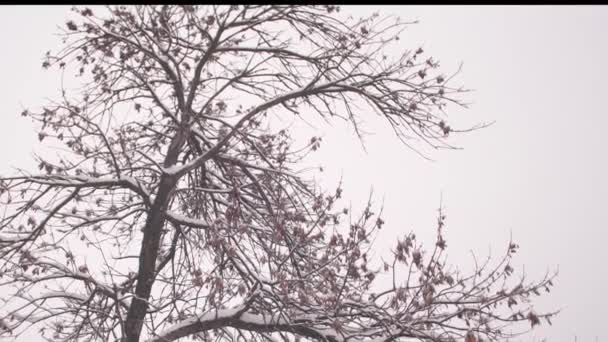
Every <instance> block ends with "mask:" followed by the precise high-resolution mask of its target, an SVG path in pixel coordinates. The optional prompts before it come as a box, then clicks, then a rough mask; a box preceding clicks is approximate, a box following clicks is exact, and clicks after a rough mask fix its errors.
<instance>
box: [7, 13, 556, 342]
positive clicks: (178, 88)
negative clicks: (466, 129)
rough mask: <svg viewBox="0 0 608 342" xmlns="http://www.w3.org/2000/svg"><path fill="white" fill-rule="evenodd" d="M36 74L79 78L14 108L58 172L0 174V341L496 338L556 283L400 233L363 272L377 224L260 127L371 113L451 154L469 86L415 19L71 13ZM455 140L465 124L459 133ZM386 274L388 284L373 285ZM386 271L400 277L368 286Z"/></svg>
mask: <svg viewBox="0 0 608 342" xmlns="http://www.w3.org/2000/svg"><path fill="white" fill-rule="evenodd" d="M74 14H75V18H74V19H73V20H70V21H68V22H67V23H66V25H65V27H64V32H63V36H64V45H63V48H62V49H60V50H59V51H57V52H54V53H50V52H49V53H48V54H47V55H46V57H45V61H44V63H43V67H45V68H60V69H63V70H64V72H66V73H70V74H73V75H74V76H76V77H79V78H80V79H81V80H82V87H81V88H79V89H77V90H71V91H68V90H63V92H62V96H61V98H59V99H57V100H56V101H55V102H52V103H49V104H48V105H46V106H44V107H43V108H40V109H29V110H25V111H23V113H22V115H24V116H27V117H29V118H31V119H32V120H33V121H34V122H35V123H36V125H37V127H38V129H39V133H38V137H39V139H40V141H43V143H49V144H60V145H61V146H62V150H61V151H60V152H59V154H58V156H57V158H55V159H53V158H50V157H37V158H39V160H38V161H39V173H31V172H25V171H23V172H21V173H20V174H18V175H12V176H2V177H1V178H0V182H1V183H0V203H2V205H3V207H4V208H5V209H4V210H3V212H4V214H3V216H2V218H1V220H0V255H1V256H2V263H1V264H0V272H1V273H0V280H1V282H0V286H1V288H2V289H4V290H5V291H4V290H3V295H2V298H0V299H2V302H3V307H2V312H0V317H2V320H1V321H0V328H1V329H2V333H3V334H8V335H10V334H19V333H20V332H22V331H24V329H26V328H27V327H29V326H32V325H33V326H36V327H39V328H40V331H41V335H42V336H45V337H47V338H48V339H50V340H53V341H125V342H136V341H151V342H152V341H155V342H162V341H175V340H177V339H180V338H193V339H200V340H205V341H207V340H214V341H274V340H285V341H293V340H300V339H301V338H304V339H308V340H320V341H331V342H337V341H340V342H342V341H352V342H364V341H370V342H371V341H387V342H388V341H405V340H411V339H414V340H420V341H453V340H458V339H465V341H467V342H471V341H476V340H479V341H481V340H482V339H488V340H502V339H504V338H506V337H509V336H512V334H513V330H510V329H511V326H512V325H513V324H515V323H517V322H522V321H523V322H529V323H531V325H532V326H534V325H536V324H539V323H540V319H541V318H543V319H546V320H547V321H549V319H550V317H551V315H552V314H554V313H544V314H541V313H537V312H535V311H534V310H533V308H532V307H531V305H530V299H531V296H535V295H540V292H541V291H545V290H546V291H549V287H550V286H551V285H552V279H553V275H547V276H545V277H544V278H541V279H540V280H538V281H532V282H528V281H527V280H526V279H525V278H524V277H523V276H521V277H518V276H516V275H515V273H514V270H513V267H512V266H511V258H512V256H513V253H515V251H516V249H517V247H518V246H517V245H516V244H515V243H513V242H509V243H508V244H507V248H505V253H504V256H503V257H502V258H499V259H497V260H492V259H490V258H488V259H487V260H486V261H484V262H479V263H478V264H477V265H476V267H475V269H474V271H473V272H472V273H471V274H462V273H461V272H459V271H458V269H457V268H454V267H450V266H449V265H448V264H447V263H446V260H445V253H444V250H445V248H446V241H445V239H444V238H443V234H442V230H443V228H444V224H445V216H444V214H443V213H441V212H440V214H439V217H438V221H437V225H436V227H434V229H436V230H437V239H436V241H434V244H433V245H432V248H430V249H429V250H423V249H422V248H421V245H420V242H419V241H418V240H417V239H416V236H415V235H414V234H413V233H410V234H406V235H405V236H403V237H401V238H399V239H398V240H397V241H396V242H395V245H394V246H393V247H392V249H391V259H390V260H386V261H381V260H375V259H374V258H372V257H371V253H372V252H373V250H374V247H376V248H377V247H378V246H374V245H373V240H374V237H375V236H376V234H377V233H378V231H379V230H380V229H381V228H382V226H383V225H384V220H383V218H382V217H381V215H380V214H379V212H380V211H379V210H378V209H375V207H374V205H373V204H372V202H371V200H370V202H369V203H368V204H367V206H366V209H364V210H363V211H362V212H361V213H353V212H350V211H349V210H347V209H342V207H341V206H343V204H341V196H342V188H341V186H338V187H337V188H335V189H331V190H328V189H320V188H319V186H317V184H315V183H314V182H313V181H312V180H311V179H310V177H308V176H307V174H306V172H303V171H302V170H299V169H298V165H300V162H301V161H302V160H303V158H305V157H306V155H307V153H308V152H309V151H311V150H316V149H317V148H319V143H320V141H319V139H317V138H313V139H311V140H310V141H306V142H305V143H302V142H301V141H296V140H295V139H293V137H292V135H291V134H290V132H289V130H288V129H287V128H278V129H277V127H276V125H274V124H273V122H272V118H273V116H292V117H294V118H296V119H298V120H306V119H307V118H310V117H313V116H316V117H320V118H322V119H324V120H329V121H331V120H337V119H346V120H349V121H350V122H352V123H353V125H352V126H353V127H354V132H355V133H356V134H359V128H358V127H359V122H360V120H365V116H366V115H367V116H369V115H372V114H375V115H380V116H381V117H383V118H384V119H386V121H387V122H388V123H389V124H390V125H391V127H392V128H393V130H394V132H395V133H396V136H397V137H399V138H400V139H401V141H402V142H403V143H405V144H407V145H408V146H411V147H412V148H414V149H415V145H412V144H415V143H422V144H425V145H427V146H431V147H433V148H442V147H447V148H449V147H450V145H449V143H448V139H449V136H450V134H451V133H457V132H459V130H458V129H454V128H453V127H452V126H451V125H449V124H448V122H447V114H446V106H447V105H448V104H450V103H451V104H454V105H459V104H461V102H460V100H459V98H458V96H459V94H460V93H462V92H463V90H462V89H461V88H455V87H452V86H450V81H451V79H452V76H453V75H452V76H446V74H443V73H441V71H440V70H439V63H438V62H437V61H436V60H435V59H433V58H432V57H426V55H425V52H424V51H423V50H422V49H420V48H414V49H411V50H408V49H403V52H402V53H401V54H399V55H398V56H397V57H396V58H395V57H394V54H393V53H391V54H389V53H388V50H389V49H391V50H393V49H402V47H401V44H400V41H399V34H400V33H401V31H402V30H403V29H404V28H405V27H406V25H407V23H404V22H401V21H399V20H398V19H397V18H391V17H381V16H379V15H372V16H370V17H368V18H363V19H353V18H348V17H347V16H346V15H344V14H343V13H341V12H340V11H339V8H338V7H336V6H280V5H273V6H258V5H247V6H236V5H232V6H229V5H225V6H190V5H186V6H177V5H175V6H167V5H165V6H114V7H107V8H94V9H90V8H75V9H74ZM460 131H463V130H460ZM387 275H388V277H386V276H387ZM379 276H385V278H386V279H389V278H390V279H392V280H391V281H389V282H385V281H380V280H378V279H379Z"/></svg>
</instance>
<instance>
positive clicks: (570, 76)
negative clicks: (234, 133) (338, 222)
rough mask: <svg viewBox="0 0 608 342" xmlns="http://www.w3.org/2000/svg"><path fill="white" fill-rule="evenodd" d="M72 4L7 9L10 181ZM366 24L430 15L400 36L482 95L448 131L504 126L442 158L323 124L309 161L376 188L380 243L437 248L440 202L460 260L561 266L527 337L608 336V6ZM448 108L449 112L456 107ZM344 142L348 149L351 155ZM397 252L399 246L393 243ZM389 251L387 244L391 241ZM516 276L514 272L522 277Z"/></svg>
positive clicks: (26, 151)
mask: <svg viewBox="0 0 608 342" xmlns="http://www.w3.org/2000/svg"><path fill="white" fill-rule="evenodd" d="M68 10H69V7H60V6H54V7H42V6H38V7H31V6H30V7H16V6H10V7H9V6H3V7H1V8H0V38H1V41H2V52H1V53H0V75H2V79H1V80H0V103H1V104H2V107H1V109H2V112H1V115H2V121H1V122H0V151H1V153H2V156H3V161H2V163H0V172H2V173H5V172H7V171H9V170H10V167H12V166H15V167H23V168H26V169H28V168H29V169H32V168H33V167H34V164H33V162H32V159H31V152H32V151H33V150H34V149H36V148H37V139H36V132H34V131H33V130H32V129H31V126H30V122H29V121H28V120H25V119H23V118H21V117H20V116H19V113H20V112H21V110H22V106H31V105H36V104H41V103H43V102H44V98H46V97H49V98H53V97H55V96H56V95H57V91H58V87H59V84H60V83H59V82H60V79H59V78H58V77H57V74H53V73H50V72H44V71H43V70H42V68H41V67H40V66H41V63H42V56H43V54H44V52H45V51H46V50H49V49H54V48H55V47H57V42H58V39H57V38H56V37H54V36H53V35H52V34H53V33H54V32H56V29H55V28H56V26H57V25H62V24H63V22H64V19H63V18H64V17H65V14H66V13H67V12H68ZM343 11H345V12H346V11H352V13H353V14H354V15H356V16H359V15H367V14H371V13H372V12H373V11H379V12H380V13H381V14H394V15H398V16H400V17H402V18H403V19H406V20H410V19H411V20H414V19H420V21H421V22H420V23H419V24H416V25H412V26H411V27H410V28H409V29H408V30H406V31H405V32H404V34H403V35H402V36H401V38H402V39H401V42H402V44H403V49H406V48H414V47H417V46H419V45H421V46H423V47H424V49H425V51H426V52H428V53H430V54H432V55H433V56H434V57H436V58H437V59H439V60H440V61H441V65H442V67H443V70H444V71H446V72H450V71H455V70H456V69H457V67H458V64H459V63H460V62H461V61H462V62H464V68H463V71H462V73H461V74H460V76H459V77H458V78H457V80H456V82H457V83H462V84H463V85H464V86H465V87H467V88H471V89H474V90H475V91H474V92H472V93H470V94H468V95H466V97H465V99H467V100H469V102H471V103H472V105H471V106H470V108H469V109H466V110H461V109H458V108H454V107H451V108H448V111H449V113H450V117H451V121H450V122H451V123H454V124H458V123H460V124H462V125H465V126H466V124H467V123H475V122H480V121H486V122H487V121H494V120H495V121H496V123H495V124H494V125H493V126H491V127H489V128H486V129H484V130H481V131H477V132H474V133H470V134H467V135H464V136H457V137H455V138H454V139H453V140H452V142H454V143H456V144H457V145H459V146H461V147H464V149H463V150H459V151H440V152H434V153H431V154H430V156H431V157H432V158H433V159H434V161H433V162H430V161H426V160H424V159H422V158H420V157H418V156H417V155H416V154H415V153H413V152H411V151H410V150H408V149H407V148H406V147H405V146H403V145H401V144H399V142H398V140H397V139H396V138H395V137H394V136H393V135H392V134H391V132H390V130H388V129H387V127H386V126H385V125H384V124H382V122H380V121H378V120H376V119H373V118H371V119H370V120H369V122H368V124H367V125H366V128H367V130H368V131H372V132H374V133H375V135H373V136H369V137H368V139H367V148H368V151H367V153H365V152H363V150H362V149H361V148H360V145H359V144H358V143H357V141H356V140H354V138H353V136H352V134H351V133H350V131H349V130H348V129H346V126H344V125H340V124H337V125H335V126H334V127H331V128H328V127H326V129H325V132H324V138H323V145H322V148H321V150H320V151H319V152H317V153H316V155H315V156H313V160H314V161H315V162H317V161H318V163H320V164H323V166H324V168H325V170H326V171H325V172H324V174H325V177H324V178H323V179H322V181H323V183H325V184H328V185H332V184H335V182H336V181H337V179H338V178H339V177H340V175H342V177H343V180H344V183H345V196H346V197H349V198H351V199H352V200H353V204H354V205H355V202H360V201H361V200H365V199H366V198H367V195H368V193H369V190H370V188H371V187H372V186H373V189H374V194H375V195H376V198H377V199H378V200H379V201H381V200H384V205H385V215H384V216H385V220H386V221H387V224H386V225H385V227H386V229H385V230H384V231H383V233H382V234H383V235H382V236H381V239H380V240H379V241H378V246H377V247H378V248H384V246H383V242H386V241H392V239H394V237H395V236H396V235H397V234H404V233H406V232H408V231H410V230H414V231H415V232H416V233H417V235H419V236H421V237H422V238H423V239H424V241H427V244H431V243H432V241H433V240H432V238H433V236H434V229H435V221H436V209H437V208H438V206H439V202H440V198H441V196H443V205H444V208H445V210H446V213H447V217H448V219H447V231H446V239H447V242H448V246H449V249H448V253H449V257H450V261H451V262H452V263H454V264H460V265H463V268H465V269H466V265H469V264H471V263H472V259H471V254H470V251H474V252H475V253H476V254H477V255H481V256H485V255H487V254H488V252H489V251H490V249H491V251H492V253H493V254H494V255H499V254H500V253H501V252H502V251H503V248H504V247H505V244H506V243H507V242H508V239H509V237H510V236H511V235H512V236H513V239H514V240H515V241H516V242H517V243H519V244H520V246H521V249H520V252H519V256H518V257H517V258H516V259H515V261H516V264H517V265H518V266H520V268H519V270H521V266H523V265H525V271H526V273H527V274H528V276H529V277H530V278H533V277H535V276H538V277H540V276H542V275H543V274H544V272H545V271H546V270H547V269H554V268H555V267H557V266H559V270H560V275H559V278H558V282H557V284H556V287H555V288H554V290H553V291H552V293H551V294H549V296H547V297H543V298H540V300H538V301H537V303H538V306H539V308H540V309H547V310H551V309H559V308H561V309H562V313H561V314H560V315H559V316H558V317H556V318H555V319H554V320H553V323H554V325H553V326H547V325H546V324H545V325H543V326H541V327H540V328H538V327H537V328H536V329H535V330H534V331H533V332H532V334H531V335H530V336H529V337H527V338H525V339H522V340H526V341H532V340H535V339H536V340H540V339H541V338H544V337H547V338H548V340H549V341H553V340H554V341H573V340H574V335H575V334H576V335H578V341H595V337H596V336H597V337H598V338H599V340H600V341H601V340H606V339H608V333H607V332H606V330H605V329H602V328H603V323H604V322H603V319H602V317H603V313H604V309H605V308H606V307H608V299H607V298H606V297H605V295H604V294H603V293H602V290H603V289H604V288H605V286H604V282H605V281H606V280H608V271H606V267H605V265H603V264H602V263H601V261H602V260H608V249H606V248H603V243H604V240H605V239H606V237H607V235H608V234H607V233H606V231H605V229H606V225H605V223H604V222H605V221H604V220H605V216H606V214H605V212H604V211H603V205H604V204H603V201H604V200H605V198H606V195H608V180H606V177H605V176H604V175H605V174H607V173H608V172H607V171H608V163H607V159H608V157H607V155H608V154H606V153H605V152H604V151H603V150H604V148H605V147H607V146H608V140H607V138H606V135H605V134H604V132H603V130H604V129H605V127H608V116H606V115H605V114H606V113H605V109H604V103H603V101H602V96H603V95H604V94H606V93H607V92H608V85H607V83H606V82H605V79H606V78H607V77H608V64H606V62H605V61H607V60H608V41H607V40H606V39H605V37H604V35H605V32H608V7H601V6H597V7H596V6H585V7H583V6H580V7H579V6H561V7H548V6H546V7H540V6H530V7H522V6H509V7H499V6H496V7H488V6H485V7H477V6H461V7H450V6H432V7H431V6H407V7H406V6H379V7H376V6H351V7H345V8H343ZM450 109H451V110H450ZM344 144H348V145H347V146H350V148H345V147H344ZM391 246H392V244H391ZM387 247H388V246H387ZM516 270H517V269H516Z"/></svg>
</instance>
